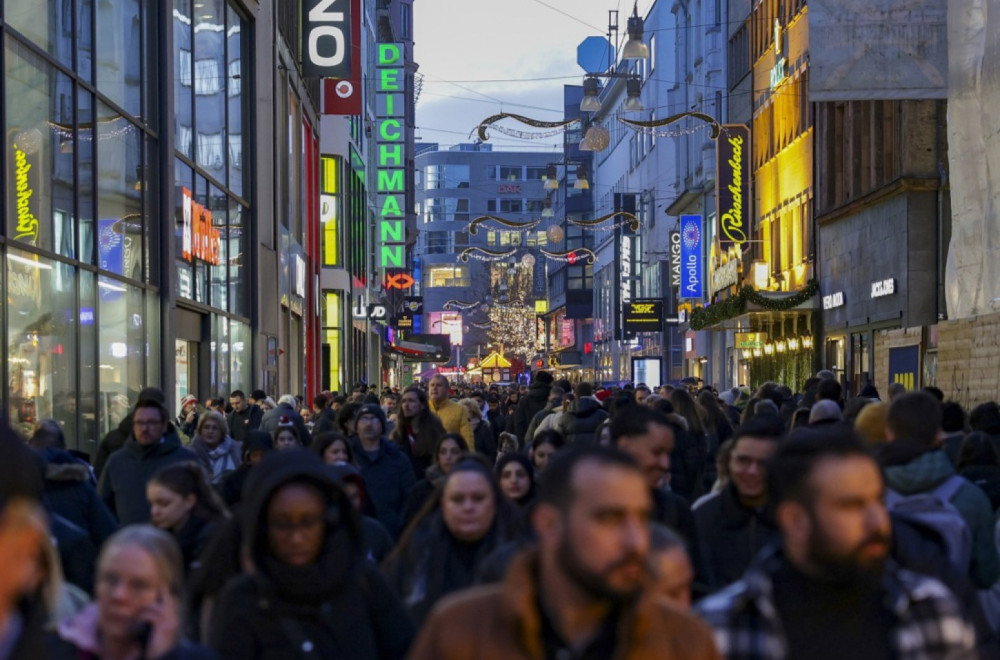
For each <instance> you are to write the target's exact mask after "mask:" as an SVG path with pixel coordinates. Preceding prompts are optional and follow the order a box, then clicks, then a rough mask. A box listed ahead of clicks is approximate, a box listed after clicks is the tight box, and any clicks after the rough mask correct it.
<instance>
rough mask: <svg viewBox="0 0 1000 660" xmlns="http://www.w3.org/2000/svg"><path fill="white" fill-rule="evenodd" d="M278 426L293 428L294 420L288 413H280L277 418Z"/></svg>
mask: <svg viewBox="0 0 1000 660" xmlns="http://www.w3.org/2000/svg"><path fill="white" fill-rule="evenodd" d="M278 428H279V429H281V428H295V422H293V421H292V418H291V417H289V416H288V415H282V416H281V417H279V418H278Z"/></svg>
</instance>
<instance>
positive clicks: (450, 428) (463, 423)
mask: <svg viewBox="0 0 1000 660" xmlns="http://www.w3.org/2000/svg"><path fill="white" fill-rule="evenodd" d="M428 404H429V407H430V409H431V412H432V413H434V414H435V415H437V416H438V418H440V419H441V425H442V426H443V427H444V430H445V432H446V433H458V434H459V435H461V436H462V437H463V438H465V444H467V445H469V446H470V447H471V446H472V445H473V443H474V440H475V438H473V437H472V424H471V423H470V422H469V412H468V411H467V410H466V409H465V408H464V407H463V406H461V405H459V404H457V403H455V402H454V401H452V400H451V399H445V401H444V403H440V404H438V403H435V402H434V401H428Z"/></svg>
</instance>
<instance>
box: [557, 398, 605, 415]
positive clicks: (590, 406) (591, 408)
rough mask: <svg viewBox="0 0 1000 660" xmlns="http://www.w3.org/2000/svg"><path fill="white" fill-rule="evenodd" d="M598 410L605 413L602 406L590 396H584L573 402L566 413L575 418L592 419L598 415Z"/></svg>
mask: <svg viewBox="0 0 1000 660" xmlns="http://www.w3.org/2000/svg"><path fill="white" fill-rule="evenodd" d="M598 410H600V411H602V412H603V411H604V408H602V407H601V404H600V403H598V402H597V400H595V399H592V398H590V397H589V396H584V397H580V398H579V399H576V400H574V401H573V402H571V403H570V404H569V408H567V409H566V412H567V413H568V414H570V415H572V416H574V417H590V416H591V415H593V414H595V413H597V411H598Z"/></svg>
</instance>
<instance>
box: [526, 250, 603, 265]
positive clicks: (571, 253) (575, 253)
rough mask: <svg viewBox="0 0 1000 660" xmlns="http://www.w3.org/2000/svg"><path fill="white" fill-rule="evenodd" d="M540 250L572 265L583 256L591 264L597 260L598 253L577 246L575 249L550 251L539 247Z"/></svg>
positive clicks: (548, 255)
mask: <svg viewBox="0 0 1000 660" xmlns="http://www.w3.org/2000/svg"><path fill="white" fill-rule="evenodd" d="M538 251H539V252H541V253H542V254H544V255H545V256H546V257H548V258H549V259H552V260H553V261H562V262H565V263H568V264H570V265H573V264H575V263H577V262H578V261H580V260H581V259H582V258H583V257H586V258H587V265H591V264H593V263H594V262H595V261H597V255H596V254H594V253H593V251H592V250H589V249H588V248H576V249H575V250H568V251H566V252H549V251H548V250H545V249H542V248H539V250H538Z"/></svg>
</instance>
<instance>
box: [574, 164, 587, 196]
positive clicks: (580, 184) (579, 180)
mask: <svg viewBox="0 0 1000 660" xmlns="http://www.w3.org/2000/svg"><path fill="white" fill-rule="evenodd" d="M573 188H575V189H576V190H589V189H590V182H589V181H587V166H586V165H579V166H577V168H576V183H574V184H573Z"/></svg>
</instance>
